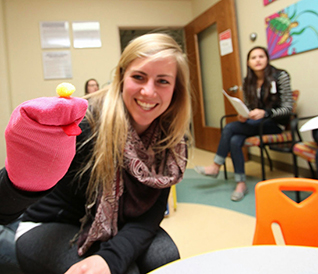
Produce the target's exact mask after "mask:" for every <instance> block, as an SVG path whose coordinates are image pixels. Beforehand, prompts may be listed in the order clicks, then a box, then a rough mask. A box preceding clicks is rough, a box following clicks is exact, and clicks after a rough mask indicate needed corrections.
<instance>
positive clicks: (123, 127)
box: [81, 33, 192, 203]
mask: <svg viewBox="0 0 318 274" xmlns="http://www.w3.org/2000/svg"><path fill="white" fill-rule="evenodd" d="M168 56H173V57H174V58H175V59H176V62H177V77H176V84H175V90H174V93H173V97H172V100H171V103H170V106H169V107H168V109H167V110H166V111H165V112H164V113H163V114H162V115H161V116H160V117H158V121H159V125H160V128H161V130H162V131H163V133H164V136H165V138H164V139H163V140H161V141H160V143H159V144H157V151H162V150H165V149H173V148H174V147H175V146H176V145H177V144H178V143H179V142H181V140H182V139H183V137H184V136H185V135H187V136H188V138H189V139H191V138H190V134H189V125H190V119H191V114H192V113H191V96H190V84H189V68H188V62H187V58H186V57H185V55H184V54H183V52H182V50H181V48H180V47H179V45H178V44H177V43H176V42H175V40H174V39H173V38H172V37H170V36H169V35H167V34H159V33H152V34H146V35H143V36H140V37H138V38H136V39H134V40H132V41H131V42H130V43H129V45H128V46H127V47H126V48H125V50H124V52H123V53H122V56H121V58H120V60H119V63H118V65H117V67H116V69H115V74H114V79H113V82H112V83H111V84H110V85H109V86H108V87H107V88H105V89H104V90H100V91H98V92H95V93H93V94H90V95H88V96H86V97H85V98H87V99H88V100H89V102H90V107H89V110H88V111H87V114H86V118H87V119H88V121H89V123H90V126H91V129H92V136H91V139H93V142H94V145H93V151H92V155H91V157H90V159H89V160H88V162H87V163H86V165H85V166H84V168H83V169H82V171H81V172H82V174H84V173H85V172H86V171H88V170H91V176H90V181H89V186H88V189H87V197H88V202H89V203H94V202H95V200H96V195H97V192H98V191H99V189H100V186H102V188H103V189H110V187H111V185H112V183H113V179H114V175H115V172H116V171H117V168H118V167H122V164H123V156H124V153H123V152H124V148H125V143H126V138H127V131H128V122H129V119H130V118H129V113H128V112H127V110H126V107H125V105H124V102H123V99H122V86H123V76H124V73H125V70H126V69H127V67H128V66H129V64H131V62H133V61H134V60H135V59H137V58H149V59H151V60H153V59H155V58H165V57H168ZM91 139H90V140H91ZM90 140H88V141H87V142H89V141H90Z"/></svg>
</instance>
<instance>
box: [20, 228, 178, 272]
mask: <svg viewBox="0 0 318 274" xmlns="http://www.w3.org/2000/svg"><path fill="white" fill-rule="evenodd" d="M77 232H78V227H76V226H73V225H69V224H61V223H45V224H42V225H40V226H37V227H35V228H33V229H31V230H29V231H28V232H26V233H25V234H23V235H22V236H21V237H20V238H19V239H18V240H17V243H16V246H17V257H18V260H19V263H20V265H21V268H22V269H23V272H24V273H25V274H43V273H45V274H62V273H65V272H66V271H67V270H68V269H69V268H70V267H71V266H72V265H73V264H75V263H77V262H79V261H81V260H83V259H84V257H79V256H78V255H77V245H76V244H74V245H73V246H72V247H71V246H70V239H72V238H73V237H74V235H75V234H76V233H77ZM98 249H99V244H98V243H95V245H93V246H92V247H91V249H90V250H89V252H88V253H87V254H85V257H88V256H90V255H92V254H94V253H95V252H96V251H97V250H98ZM179 258H180V256H179V252H178V248H177V247H176V245H175V243H174V242H173V241H172V239H171V238H170V236H169V235H168V234H167V233H166V232H165V231H164V230H163V229H160V230H159V232H158V233H157V236H156V237H155V238H154V240H153V242H152V244H151V245H150V246H149V248H148V249H147V251H146V252H145V253H144V254H143V255H142V256H140V257H139V258H138V260H137V261H136V262H135V263H133V265H131V267H130V268H129V270H128V271H127V272H126V274H140V273H148V272H149V271H151V270H153V269H155V268H158V267H160V266H162V265H164V264H167V263H169V262H172V261H174V260H177V259H179Z"/></svg>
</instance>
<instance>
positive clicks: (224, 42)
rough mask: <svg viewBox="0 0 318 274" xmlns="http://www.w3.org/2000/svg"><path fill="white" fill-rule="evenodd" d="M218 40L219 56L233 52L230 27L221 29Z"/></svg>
mask: <svg viewBox="0 0 318 274" xmlns="http://www.w3.org/2000/svg"><path fill="white" fill-rule="evenodd" d="M219 41H220V50H221V56H224V55H227V54H230V53H232V52H233V45H232V34H231V30H230V29H228V30H226V31H223V32H221V33H220V34H219Z"/></svg>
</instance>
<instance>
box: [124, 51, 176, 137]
mask: <svg viewBox="0 0 318 274" xmlns="http://www.w3.org/2000/svg"><path fill="white" fill-rule="evenodd" d="M176 76H177V63H176V61H175V59H174V58H173V57H165V58H160V59H153V60H150V59H149V58H137V59H135V60H134V61H133V62H131V64H130V65H129V66H128V67H127V69H126V71H125V74H124V79H123V100H124V103H125V106H126V108H127V110H128V112H129V114H130V115H131V117H132V125H133V127H134V128H135V130H136V131H137V133H138V134H142V133H143V132H144V131H145V130H146V129H147V128H148V127H149V126H150V124H151V123H152V122H153V121H154V120H155V119H156V118H158V117H159V116H160V115H161V114H162V113H164V112H165V111H166V110H167V108H168V107H169V105H170V102H171V99H172V96H173V92H174V88H175V83H176Z"/></svg>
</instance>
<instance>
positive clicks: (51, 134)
mask: <svg viewBox="0 0 318 274" xmlns="http://www.w3.org/2000/svg"><path fill="white" fill-rule="evenodd" d="M87 104H88V103H87V100H85V99H81V98H76V97H72V98H71V97H67V98H59V97H42V98H37V99H34V100H30V101H27V102H24V103H22V104H21V105H19V106H18V107H17V108H16V109H15V110H14V111H13V113H12V115H11V118H10V121H9V124H8V126H7V128H6V131H5V138H6V145H7V158H6V162H5V166H6V170H7V172H8V176H9V178H10V180H11V181H12V183H13V184H14V185H15V186H16V187H17V188H19V189H21V190H26V191H44V190H47V189H50V188H52V187H53V186H54V185H55V184H56V183H57V182H58V181H59V180H60V179H61V178H62V177H63V176H64V175H65V173H66V172H67V170H68V168H69V166H70V164H71V162H72V160H73V158H74V155H75V150H76V135H79V134H80V133H81V130H80V128H79V127H78V124H79V123H80V122H81V120H82V119H83V117H84V115H85V113H86V109H87Z"/></svg>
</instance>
